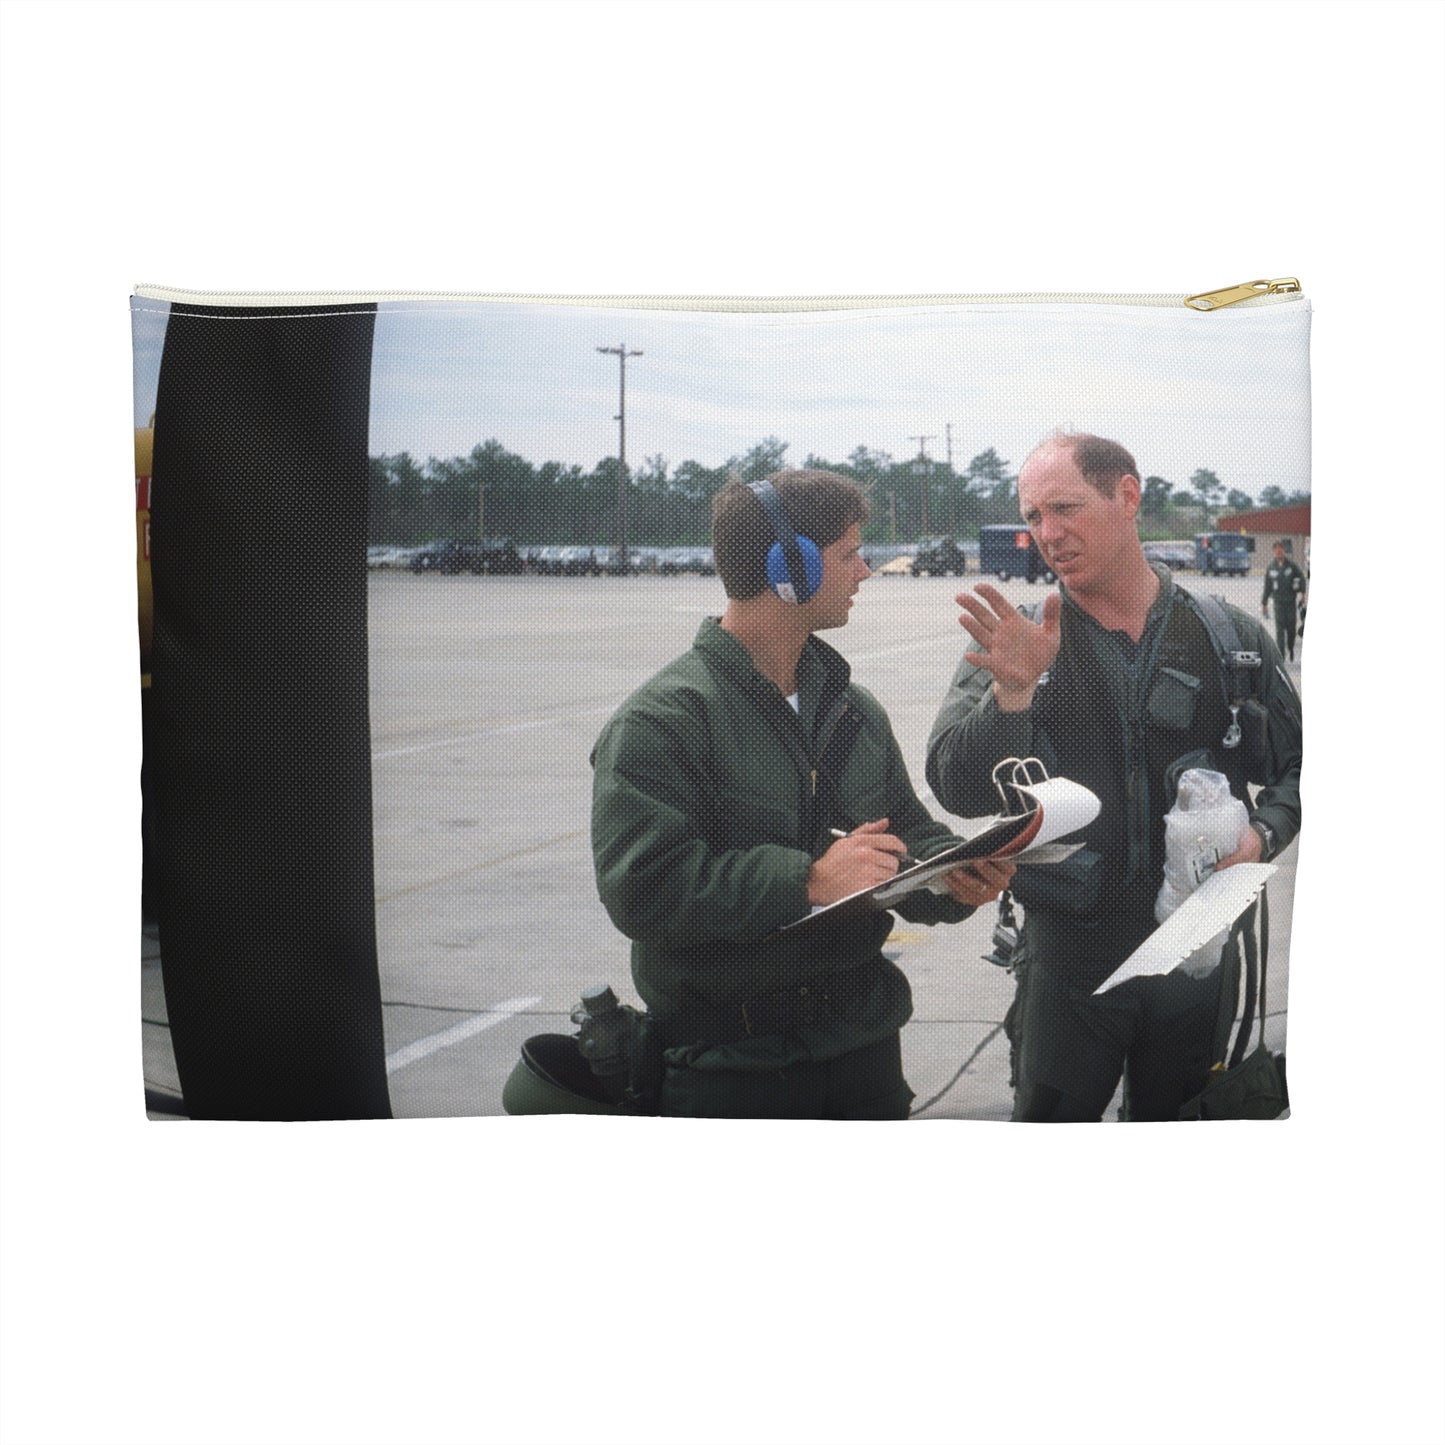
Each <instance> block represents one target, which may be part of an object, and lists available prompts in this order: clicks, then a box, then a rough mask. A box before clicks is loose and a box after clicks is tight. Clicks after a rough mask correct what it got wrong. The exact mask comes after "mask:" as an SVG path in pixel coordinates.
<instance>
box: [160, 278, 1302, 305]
mask: <svg viewBox="0 0 1445 1445" xmlns="http://www.w3.org/2000/svg"><path fill="white" fill-rule="evenodd" d="M135 294H136V295H137V296H140V297H143V298H144V299H146V300H148V301H175V302H179V303H181V304H182V305H187V306H355V305H368V304H372V303H375V302H382V301H461V302H508V303H513V304H516V303H526V304H528V305H538V306H606V307H614V308H616V309H618V310H626V311H861V310H869V311H873V310H880V309H891V308H899V309H901V308H904V307H910V306H986V305H1005V306H1050V305H1052V306H1189V307H1191V308H1192V309H1194V310H1196V311H1214V310H1217V309H1218V308H1219V307H1222V306H1235V305H1244V306H1259V305H1272V304H1274V303H1277V302H1281V301H1298V300H1301V299H1302V298H1303V295H1304V292H1303V290H1302V289H1301V287H1300V284H1299V282H1298V281H1296V280H1295V279H1294V278H1293V277H1285V278H1282V279H1280V280H1277V281H1246V282H1244V283H1243V284H1241V285H1239V286H1226V287H1223V288H1221V289H1220V290H1217V291H1204V292H1199V293H1197V294H1195V295H1193V296H1185V295H1152V296H1151V295H1123V294H1120V295H1109V294H1098V293H1094V294H1090V293H1086V292H1068V291H1019V292H1004V293H996V294H993V295H986V296H978V295H935V296H565V295H541V294H530V293H526V292H486V291H188V290H185V289H183V288H180V287H175V286H137V287H136V288H135Z"/></svg>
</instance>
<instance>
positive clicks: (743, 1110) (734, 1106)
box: [658, 1064, 828, 1119]
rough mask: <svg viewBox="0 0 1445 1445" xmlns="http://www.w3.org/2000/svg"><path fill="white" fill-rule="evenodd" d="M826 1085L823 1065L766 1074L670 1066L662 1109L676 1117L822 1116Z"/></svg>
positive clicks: (825, 1073) (772, 1117)
mask: <svg viewBox="0 0 1445 1445" xmlns="http://www.w3.org/2000/svg"><path fill="white" fill-rule="evenodd" d="M827 1086H828V1081H827V1072H826V1069H825V1066H823V1065H821V1064H794V1065H792V1066H791V1067H790V1068H786V1069H768V1070H765V1071H761V1072H744V1071H742V1070H739V1069H689V1068H676V1067H673V1066H671V1065H669V1066H668V1068H667V1069H666V1071H665V1072H664V1074H663V1078H662V1092H661V1096H660V1099H659V1106H658V1112H659V1113H660V1114H662V1115H663V1116H665V1117H667V1118H674V1119H820V1118H822V1117H823V1107H824V1101H825V1099H826V1097H827Z"/></svg>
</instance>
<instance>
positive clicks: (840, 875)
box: [808, 818, 908, 908]
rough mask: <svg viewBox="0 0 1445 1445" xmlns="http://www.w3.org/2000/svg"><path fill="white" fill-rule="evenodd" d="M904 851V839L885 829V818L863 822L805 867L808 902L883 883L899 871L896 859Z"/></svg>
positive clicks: (824, 900) (827, 900) (830, 899)
mask: <svg viewBox="0 0 1445 1445" xmlns="http://www.w3.org/2000/svg"><path fill="white" fill-rule="evenodd" d="M907 852H908V849H907V848H906V847H905V846H904V843H903V840H902V839H901V838H895V837H894V836H893V834H892V833H890V832H889V831H888V819H887V818H879V819H877V820H876V821H875V822H872V823H864V824H863V825H862V826H861V827H858V828H855V829H854V830H853V831H852V832H851V833H849V834H848V836H847V837H846V838H839V839H838V841H837V842H836V843H834V844H833V846H832V847H831V848H829V849H828V851H827V852H826V853H824V854H823V856H822V857H821V858H819V859H818V860H817V862H815V863H814V864H813V866H812V867H811V868H809V869H808V902H809V903H811V904H812V905H813V906H814V907H815V908H816V907H818V906H819V905H820V904H824V903H836V902H837V901H838V900H839V899H840V898H846V897H847V896H848V895H849V894H850V893H857V892H858V891H859V890H860V889H863V888H872V887H873V886H874V884H876V883H886V882H887V881H888V880H889V879H890V878H891V877H893V875H894V874H895V873H897V872H898V864H899V860H900V859H901V858H903V857H904V856H905V855H906V854H907Z"/></svg>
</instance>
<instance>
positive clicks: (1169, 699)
mask: <svg viewBox="0 0 1445 1445" xmlns="http://www.w3.org/2000/svg"><path fill="white" fill-rule="evenodd" d="M1200 686H1201V684H1200V680H1199V679H1198V678H1197V677H1194V676H1192V675H1191V674H1189V673H1187V672H1180V671H1178V670H1177V669H1176V668H1172V667H1161V668H1160V669H1159V671H1158V673H1157V674H1156V675H1155V678H1154V686H1153V687H1151V688H1150V689H1149V702H1148V704H1147V711H1148V714H1149V720H1150V722H1154V723H1158V724H1159V726H1160V727H1165V728H1168V729H1170V731H1172V732H1184V731H1185V730H1186V729H1188V728H1190V727H1192V726H1193V724H1194V711H1195V708H1196V707H1197V706H1198V705H1199V689H1200Z"/></svg>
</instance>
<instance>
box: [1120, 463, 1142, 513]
mask: <svg viewBox="0 0 1445 1445" xmlns="http://www.w3.org/2000/svg"><path fill="white" fill-rule="evenodd" d="M1116 495H1118V496H1120V497H1122V498H1123V499H1124V508H1125V510H1126V511H1127V512H1128V514H1129V516H1131V517H1133V516H1136V515H1137V514H1138V511H1139V499H1140V498H1141V497H1142V496H1143V495H1144V492H1143V488H1142V487H1140V485H1139V478H1138V477H1131V476H1130V475H1129V474H1128V473H1127V472H1125V473H1124V475H1123V476H1122V477H1120V478H1119V482H1118V487H1117V492H1116Z"/></svg>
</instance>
